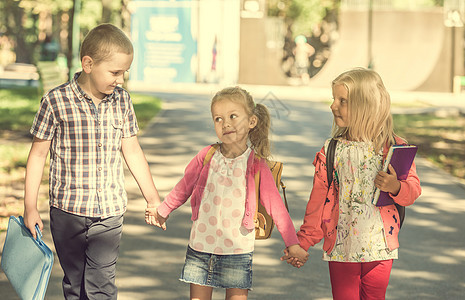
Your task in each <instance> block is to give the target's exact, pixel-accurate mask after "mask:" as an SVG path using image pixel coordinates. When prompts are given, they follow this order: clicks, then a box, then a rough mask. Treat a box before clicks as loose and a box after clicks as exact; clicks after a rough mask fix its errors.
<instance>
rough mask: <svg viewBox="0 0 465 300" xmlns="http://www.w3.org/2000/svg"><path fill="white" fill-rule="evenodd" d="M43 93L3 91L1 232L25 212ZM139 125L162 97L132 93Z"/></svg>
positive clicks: (144, 123) (41, 199)
mask: <svg viewBox="0 0 465 300" xmlns="http://www.w3.org/2000/svg"><path fill="white" fill-rule="evenodd" d="M41 97H42V93H41V92H40V91H39V90H38V89H37V88H13V89H1V90H0V139H2V143H0V158H1V159H0V231H3V230H5V229H6V227H7V225H8V217H9V216H10V215H19V214H22V210H23V203H22V200H23V189H24V172H25V168H26V162H27V156H28V153H29V149H30V146H31V137H30V135H29V129H30V127H31V124H32V121H33V119H34V116H35V113H36V112H37V109H38V108H39V103H40V99H41ZM131 99H132V101H133V105H134V110H135V113H136V117H137V121H138V124H139V128H140V129H141V130H143V129H144V128H145V127H146V126H147V124H148V123H149V122H150V121H151V120H152V119H153V117H154V116H155V115H156V114H157V113H158V112H159V111H160V109H161V100H160V99H158V98H156V97H154V96H151V95H146V94H139V93H131ZM47 178H48V167H46V168H45V170H44V176H43V182H42V187H41V189H40V195H39V201H38V202H39V206H41V205H42V206H43V205H45V206H46V205H47V199H48V196H47V193H48V180H47Z"/></svg>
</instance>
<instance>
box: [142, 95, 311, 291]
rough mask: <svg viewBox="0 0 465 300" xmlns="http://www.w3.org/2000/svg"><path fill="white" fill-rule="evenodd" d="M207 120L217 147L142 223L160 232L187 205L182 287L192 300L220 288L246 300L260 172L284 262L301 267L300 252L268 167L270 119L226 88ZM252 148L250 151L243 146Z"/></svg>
mask: <svg viewBox="0 0 465 300" xmlns="http://www.w3.org/2000/svg"><path fill="white" fill-rule="evenodd" d="M211 112H212V118H213V123H214V125H215V131H216V135H217V136H218V138H219V139H220V141H221V143H220V146H219V148H218V150H217V151H215V152H214V154H213V156H212V157H211V159H210V160H207V161H206V160H205V157H206V155H207V152H208V150H209V149H210V148H211V147H212V146H208V147H206V148H204V149H202V150H201V151H200V152H199V153H198V154H197V155H196V156H195V157H194V158H193V159H192V161H191V162H190V163H189V165H188V166H187V167H186V170H185V174H184V177H183V178H182V179H181V181H179V183H178V184H177V185H176V186H175V187H174V189H173V190H172V191H171V192H170V193H169V194H168V195H167V196H166V198H165V200H164V201H163V203H162V204H161V205H160V206H159V207H158V209H157V210H156V211H155V209H147V210H146V215H147V216H148V217H149V218H154V219H153V221H158V222H159V223H160V224H164V223H165V221H166V219H167V218H168V216H169V214H170V213H171V212H172V211H173V210H175V209H176V208H178V207H179V206H181V205H182V204H184V203H185V202H186V201H187V199H188V198H189V197H190V199H191V207H192V221H193V224H192V229H191V235H190V239H189V245H188V249H187V254H186V260H185V264H184V267H183V270H182V273H181V277H180V280H181V281H184V282H187V283H189V284H190V295H191V299H211V297H212V291H213V288H215V287H216V288H225V289H226V299H232V298H234V299H247V296H248V290H249V289H251V287H252V255H253V250H254V241H255V226H254V214H255V207H256V196H255V180H254V176H255V173H256V172H257V171H258V170H259V171H260V187H259V188H260V200H261V203H262V204H263V206H264V207H265V209H266V211H267V212H268V213H269V215H270V216H271V217H272V218H273V220H274V221H275V223H276V227H277V228H278V230H279V232H280V233H281V236H282V238H283V240H284V243H285V245H286V247H288V249H289V252H290V253H291V254H290V255H292V256H295V257H297V258H298V259H299V260H300V261H302V262H305V261H306V260H307V257H308V253H307V251H306V250H304V249H302V248H301V247H300V246H299V241H298V239H297V235H296V232H295V229H294V226H293V224H292V221H291V218H290V216H289V214H288V212H287V210H286V208H285V206H284V203H283V201H282V199H281V196H280V194H279V192H278V190H277V188H276V185H275V182H274V179H273V176H272V175H271V171H270V169H269V167H268V165H267V163H266V159H268V158H270V156H271V153H270V144H269V140H268V134H269V128H270V114H269V112H268V110H267V108H266V107H265V106H264V105H262V104H255V103H254V101H253V99H252V97H251V96H250V94H249V93H248V92H247V91H245V90H243V89H241V88H239V87H234V88H226V89H223V90H222V91H220V92H218V93H217V94H216V95H215V96H214V97H213V99H212V103H211ZM248 141H250V143H251V145H252V147H249V146H248V145H247V142H248Z"/></svg>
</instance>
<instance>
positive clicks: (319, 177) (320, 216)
mask: <svg viewBox="0 0 465 300" xmlns="http://www.w3.org/2000/svg"><path fill="white" fill-rule="evenodd" d="M397 142H398V143H399V142H401V140H398V141H397ZM324 151H325V149H324V146H323V148H321V150H320V152H318V153H317V154H316V156H315V160H314V161H313V165H314V166H315V175H314V178H313V189H312V192H311V194H310V200H309V201H308V204H307V209H306V211H305V217H304V223H303V224H302V226H301V227H300V231H299V232H298V233H297V236H298V238H299V241H300V246H301V247H302V248H304V249H305V250H308V248H310V247H311V246H314V245H315V244H317V243H319V242H320V241H321V239H323V238H324V243H323V250H324V251H326V253H328V254H330V253H331V251H332V250H333V248H334V245H335V244H336V236H337V224H338V220H339V190H338V186H335V185H334V184H332V185H331V187H330V190H329V192H328V184H327V182H326V181H327V179H326V178H327V177H326V155H325V153H324ZM387 151H388V148H386V147H385V149H383V155H384V157H386V154H387ZM400 184H401V187H400V191H399V193H398V194H397V196H393V195H391V197H392V198H393V199H394V201H395V202H396V203H398V204H400V205H402V206H409V205H412V204H413V203H414V202H415V200H416V199H417V198H418V197H419V196H420V194H421V187H420V180H419V178H418V176H417V173H416V167H415V163H413V164H412V167H411V168H410V171H409V174H408V177H407V179H406V180H402V181H401V182H400ZM379 210H380V213H381V218H382V220H383V225H384V234H385V237H386V241H387V245H388V247H389V249H390V250H391V251H392V250H394V249H397V248H399V240H398V234H399V229H400V223H399V213H398V211H397V208H396V206H395V205H394V204H392V205H387V206H382V207H379Z"/></svg>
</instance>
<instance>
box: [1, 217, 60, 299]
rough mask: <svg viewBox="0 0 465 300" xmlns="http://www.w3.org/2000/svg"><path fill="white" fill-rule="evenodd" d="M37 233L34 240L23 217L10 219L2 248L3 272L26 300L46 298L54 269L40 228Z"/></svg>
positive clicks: (51, 254)
mask: <svg viewBox="0 0 465 300" xmlns="http://www.w3.org/2000/svg"><path fill="white" fill-rule="evenodd" d="M36 231H37V239H34V238H33V237H32V234H31V232H30V231H29V229H27V227H26V226H25V225H24V221H23V218H22V217H21V216H20V217H19V218H16V217H14V216H11V217H10V220H9V222H8V230H7V233H6V239H5V244H4V245H3V253H2V262H1V267H2V270H3V271H4V272H5V274H6V277H7V278H8V280H9V281H10V283H11V285H12V286H13V288H14V290H15V291H16V293H17V294H18V296H19V297H20V298H21V299H24V300H26V299H27V300H31V299H33V300H42V299H44V297H45V292H46V291H47V285H48V280H49V278H50V273H51V271H52V266H53V253H52V251H51V250H50V248H49V247H48V246H47V245H46V244H45V243H44V242H43V241H42V233H41V232H40V229H39V226H37V225H36Z"/></svg>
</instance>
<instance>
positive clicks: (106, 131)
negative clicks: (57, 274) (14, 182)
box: [24, 24, 160, 299]
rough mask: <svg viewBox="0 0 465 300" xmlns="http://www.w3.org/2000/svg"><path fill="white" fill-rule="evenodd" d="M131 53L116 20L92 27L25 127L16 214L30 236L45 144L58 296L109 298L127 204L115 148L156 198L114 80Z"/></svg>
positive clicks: (131, 117)
mask: <svg viewBox="0 0 465 300" xmlns="http://www.w3.org/2000/svg"><path fill="white" fill-rule="evenodd" d="M133 52H134V51H133V47H132V43H131V41H130V40H129V39H128V37H127V36H126V35H125V34H124V33H123V32H122V31H121V30H120V29H118V28H117V27H115V26H113V25H111V24H102V25H99V26H97V27H96V28H94V29H92V30H91V31H90V32H89V34H88V35H87V36H86V37H85V39H84V41H83V43H82V45H81V53H80V58H81V64H82V71H81V72H77V73H76V74H75V75H74V78H73V79H72V80H71V81H70V82H68V83H65V84H63V85H61V86H59V87H57V88H55V89H52V90H51V91H49V92H48V93H47V94H46V95H45V96H44V97H43V98H42V101H41V104H40V108H39V111H38V112H37V114H36V116H35V119H34V122H33V125H32V128H31V134H32V135H33V136H34V139H33V142H32V147H31V150H30V153H29V157H28V161H27V166H26V179H25V195H24V220H25V224H26V226H27V228H29V230H30V231H31V232H32V234H33V235H34V237H35V235H36V233H35V229H34V226H35V224H38V225H39V227H40V229H42V228H43V223H42V220H41V218H40V216H39V212H38V210H37V195H38V190H39V185H40V180H41V178H42V174H43V169H44V165H45V161H46V157H47V154H48V152H49V151H50V183H49V184H50V192H49V194H50V229H51V233H52V236H53V241H54V244H55V248H56V251H57V254H58V257H59V259H60V264H61V267H62V269H63V272H64V278H63V283H62V284H63V293H64V296H65V299H96V298H97V297H99V299H116V297H117V288H116V285H115V273H116V272H115V271H116V260H117V257H118V248H119V243H120V239H121V233H122V223H123V213H124V212H125V211H126V205H127V196H126V192H125V190H124V174H123V164H122V158H121V154H120V151H121V153H122V155H123V157H124V160H125V161H126V164H127V166H128V168H129V170H130V171H131V173H132V175H133V176H134V178H135V180H136V182H137V183H138V185H139V188H140V190H141V192H142V195H143V196H144V198H145V200H146V201H147V207H158V205H159V204H160V197H159V195H158V191H157V189H156V188H155V185H154V183H153V180H152V176H151V174H150V170H149V167H148V163H147V161H146V159H145V156H144V154H143V152H142V149H141V148H140V145H139V142H138V140H137V137H136V134H137V131H138V126H137V121H136V116H135V114H134V109H133V106H132V102H131V99H130V97H129V94H128V93H127V92H126V91H125V90H124V89H122V88H121V87H120V85H121V84H123V82H124V73H125V72H126V71H127V70H128V69H129V67H130V66H131V63H132V59H133ZM146 221H147V222H148V223H151V224H153V225H157V226H159V224H157V223H154V222H149V221H148V220H146Z"/></svg>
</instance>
